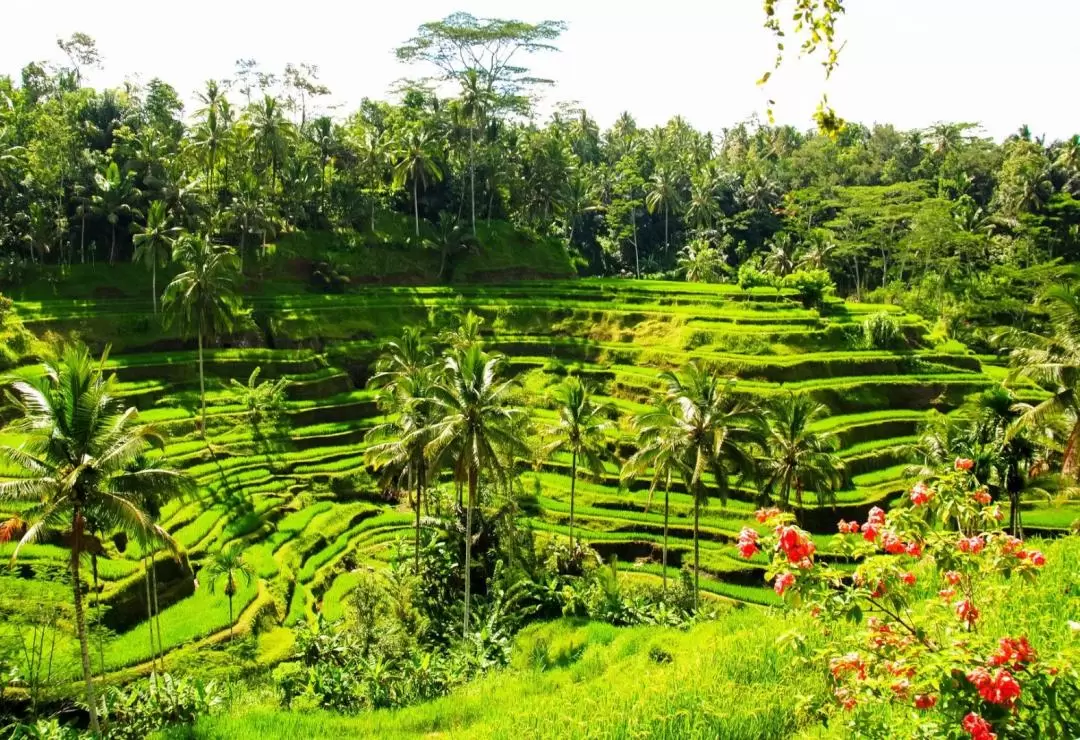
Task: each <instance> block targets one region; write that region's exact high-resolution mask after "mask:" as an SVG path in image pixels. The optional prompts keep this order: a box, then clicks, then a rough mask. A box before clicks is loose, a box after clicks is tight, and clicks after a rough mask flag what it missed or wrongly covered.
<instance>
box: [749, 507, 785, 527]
mask: <svg viewBox="0 0 1080 740" xmlns="http://www.w3.org/2000/svg"><path fill="white" fill-rule="evenodd" d="M779 513H780V509H778V508H776V507H775V506H770V507H769V508H768V509H758V510H757V511H755V512H754V516H755V517H757V520H758V521H759V522H761V523H762V524H764V523H765V522H767V521H769V520H770V519H772V518H773V517H774V516H776V515H777V514H779Z"/></svg>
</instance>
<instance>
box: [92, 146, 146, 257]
mask: <svg viewBox="0 0 1080 740" xmlns="http://www.w3.org/2000/svg"><path fill="white" fill-rule="evenodd" d="M94 189H95V191H96V192H95V193H94V194H93V195H92V196H91V202H92V203H93V205H94V209H95V210H96V211H97V212H98V213H100V214H101V215H103V216H105V220H106V221H108V222H109V226H110V227H111V228H112V244H111V246H110V247H109V264H110V265H111V264H113V263H114V262H116V224H118V223H119V222H120V216H122V215H125V214H136V213H138V212H137V211H136V210H135V209H134V208H133V207H132V206H131V201H132V200H134V199H135V198H136V197H138V196H139V194H140V193H139V191H138V190H137V189H136V188H135V187H134V186H132V184H131V180H130V178H129V177H128V176H127V175H126V174H124V173H121V172H120V168H119V167H118V166H117V165H116V162H109V164H108V166H107V167H106V168H105V170H104V171H103V172H96V173H94Z"/></svg>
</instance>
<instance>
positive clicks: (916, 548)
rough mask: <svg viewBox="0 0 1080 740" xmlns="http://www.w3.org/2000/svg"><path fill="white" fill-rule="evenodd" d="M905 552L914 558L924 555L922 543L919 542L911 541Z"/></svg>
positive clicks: (905, 547)
mask: <svg viewBox="0 0 1080 740" xmlns="http://www.w3.org/2000/svg"><path fill="white" fill-rule="evenodd" d="M904 552H905V553H907V554H908V555H910V556H911V557H913V558H917V557H919V556H920V555H922V545H921V544H920V543H918V542H909V543H907V544H906V545H905V546H904Z"/></svg>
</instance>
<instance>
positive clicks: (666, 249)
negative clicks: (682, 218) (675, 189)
mask: <svg viewBox="0 0 1080 740" xmlns="http://www.w3.org/2000/svg"><path fill="white" fill-rule="evenodd" d="M670 251H671V240H670V239H668V207H667V203H665V204H664V254H667V253H668V252H670Z"/></svg>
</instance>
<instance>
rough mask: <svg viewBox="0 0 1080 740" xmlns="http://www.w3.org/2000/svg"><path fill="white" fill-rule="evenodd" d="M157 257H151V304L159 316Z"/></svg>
mask: <svg viewBox="0 0 1080 740" xmlns="http://www.w3.org/2000/svg"><path fill="white" fill-rule="evenodd" d="M155 257H156V255H150V302H151V303H152V304H153V306H154V315H155V316H157V259H155Z"/></svg>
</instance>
